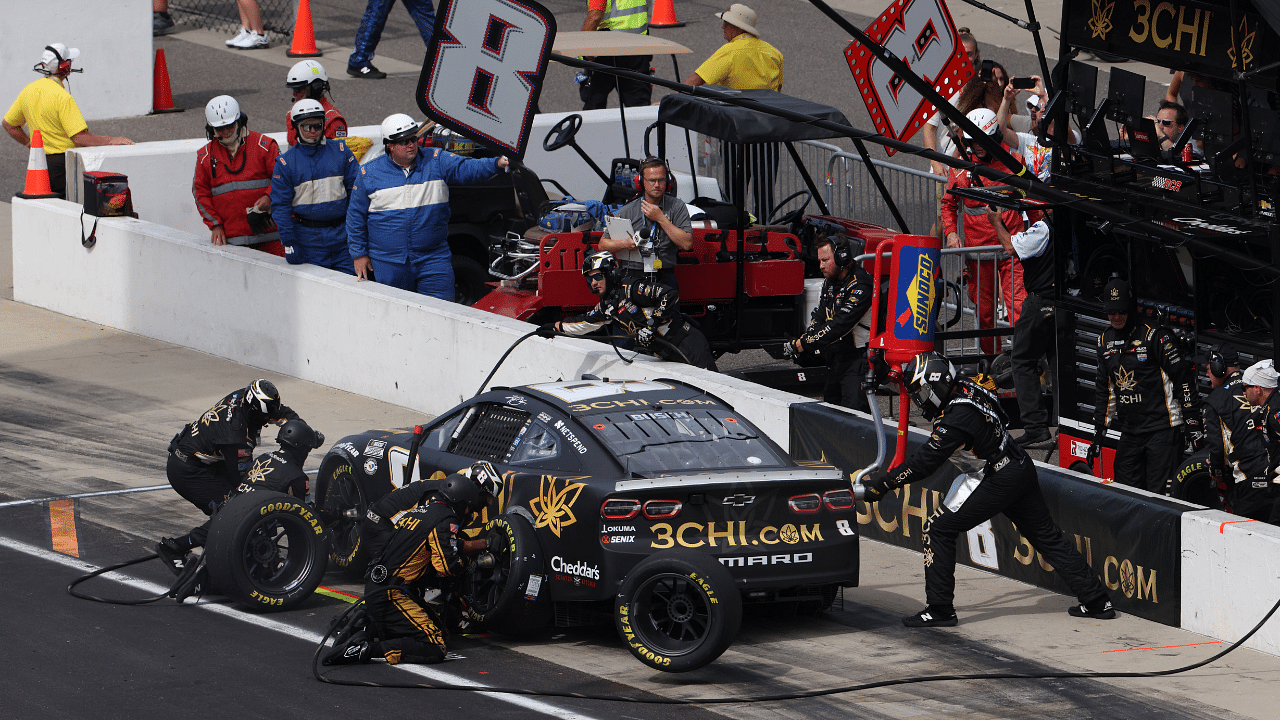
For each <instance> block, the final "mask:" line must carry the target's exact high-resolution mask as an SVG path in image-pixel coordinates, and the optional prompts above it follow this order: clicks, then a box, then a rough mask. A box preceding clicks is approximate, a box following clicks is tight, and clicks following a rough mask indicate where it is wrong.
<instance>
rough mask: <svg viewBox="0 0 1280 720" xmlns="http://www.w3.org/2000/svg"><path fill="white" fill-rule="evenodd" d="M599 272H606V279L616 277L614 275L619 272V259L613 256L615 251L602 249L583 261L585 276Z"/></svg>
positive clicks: (583, 273)
mask: <svg viewBox="0 0 1280 720" xmlns="http://www.w3.org/2000/svg"><path fill="white" fill-rule="evenodd" d="M598 272H602V273H604V277H605V279H606V280H612V279H613V278H614V275H615V274H616V273H617V272H618V260H617V258H615V257H614V256H613V253H611V252H607V251H604V250H602V251H600V252H597V253H593V254H591V255H588V256H587V259H586V260H583V261H582V276H583V277H591V276H592V275H595V274H596V273H598Z"/></svg>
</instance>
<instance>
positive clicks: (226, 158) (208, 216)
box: [191, 130, 284, 257]
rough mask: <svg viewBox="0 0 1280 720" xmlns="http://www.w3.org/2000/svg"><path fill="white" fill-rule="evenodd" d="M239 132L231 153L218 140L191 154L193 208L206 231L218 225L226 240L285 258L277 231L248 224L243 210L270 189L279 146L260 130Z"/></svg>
mask: <svg viewBox="0 0 1280 720" xmlns="http://www.w3.org/2000/svg"><path fill="white" fill-rule="evenodd" d="M242 132H243V135H244V137H243V139H242V140H241V142H240V145H239V147H237V148H236V152H235V155H234V156H232V155H231V154H229V153H228V152H227V147H226V146H225V145H223V144H222V143H221V142H220V141H218V140H217V139H214V140H210V141H209V142H208V143H207V144H206V145H205V146H204V147H202V148H200V150H199V151H198V152H197V153H196V173H195V179H194V180H193V181H192V185H191V192H192V194H193V195H195V198H196V208H197V209H198V210H199V211H200V217H201V219H202V220H204V224H205V225H207V226H208V227H209V229H210V230H213V228H214V227H215V226H218V225H221V226H222V227H223V230H225V231H226V233H227V244H228V245H247V246H249V247H252V248H254V249H255V250H262V251H263V252H269V253H271V254H272V255H278V256H280V257H284V246H283V245H281V244H280V239H279V234H278V233H277V232H275V231H274V229H273V228H270V227H269V226H268V227H266V228H259V229H258V230H256V231H255V230H254V229H252V228H250V227H249V216H248V213H247V210H248V208H250V207H253V204H254V203H255V202H257V201H258V198H261V197H263V196H264V195H265V196H270V194H271V171H272V169H273V168H274V167H275V164H276V158H277V157H279V156H280V146H279V145H278V144H276V141H275V140H272V139H271V138H269V137H267V136H266V135H263V134H262V133H258V132H254V131H252V130H247V131H242ZM264 219H265V218H264Z"/></svg>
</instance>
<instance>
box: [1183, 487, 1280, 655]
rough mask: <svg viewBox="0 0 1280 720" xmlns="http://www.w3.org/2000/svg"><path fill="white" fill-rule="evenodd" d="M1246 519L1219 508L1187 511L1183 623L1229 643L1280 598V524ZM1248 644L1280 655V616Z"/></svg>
mask: <svg viewBox="0 0 1280 720" xmlns="http://www.w3.org/2000/svg"><path fill="white" fill-rule="evenodd" d="M1242 519H1243V518H1240V517H1237V516H1235V515H1228V514H1227V513H1224V512H1220V511H1216V510H1205V511H1201V512H1190V513H1185V514H1183V516H1182V627H1183V628H1186V629H1187V630H1192V631H1194V632H1198V633H1203V634H1205V635H1208V636H1210V637H1215V638H1218V639H1220V640H1223V641H1225V642H1235V641H1236V640H1239V639H1240V638H1241V637H1242V636H1243V635H1244V634H1245V633H1247V632H1249V630H1251V629H1252V628H1253V626H1255V625H1257V624H1258V621H1260V620H1262V616H1263V615H1265V614H1266V613H1267V611H1268V610H1270V609H1271V607H1272V606H1273V605H1275V604H1276V602H1277V601H1278V600H1280V527H1275V526H1274V525H1267V524H1265V523H1260V522H1255V521H1245V522H1241V520H1242ZM1224 523H1226V524H1224ZM1245 647H1250V648H1254V649H1256V650H1262V651H1264V652H1268V653H1271V654H1272V655H1280V617H1276V616H1273V617H1272V618H1271V619H1270V620H1268V621H1267V624H1266V625H1264V626H1263V628H1262V629H1261V630H1259V631H1258V634H1257V635H1254V636H1253V637H1251V638H1249V640H1248V642H1246V643H1245Z"/></svg>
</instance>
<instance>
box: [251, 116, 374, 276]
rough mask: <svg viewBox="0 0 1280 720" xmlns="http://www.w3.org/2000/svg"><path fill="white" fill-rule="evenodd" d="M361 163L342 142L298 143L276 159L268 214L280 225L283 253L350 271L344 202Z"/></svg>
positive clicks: (291, 260)
mask: <svg viewBox="0 0 1280 720" xmlns="http://www.w3.org/2000/svg"><path fill="white" fill-rule="evenodd" d="M359 167H360V163H358V162H356V158H355V155H352V154H351V150H350V149H348V148H347V145H346V143H343V142H333V141H330V140H328V139H327V138H325V139H321V141H320V144H318V145H307V144H305V143H299V144H297V145H294V146H293V147H291V148H289V149H288V150H287V151H285V153H284V154H283V155H281V156H280V157H279V159H277V160H276V166H275V172H273V173H272V175H271V215H272V217H273V218H275V221H276V227H278V228H280V242H281V243H282V244H283V245H284V257H285V259H286V260H288V261H289V263H290V264H293V265H301V264H303V263H311V264H312V265H320V266H322V267H327V268H329V269H331V270H338V271H340V272H345V273H347V274H348V275H354V274H355V268H354V266H353V265H352V261H351V255H350V254H349V253H348V251H347V203H348V200H349V199H350V195H351V188H352V186H353V185H355V181H356V174H357V171H358V170H359Z"/></svg>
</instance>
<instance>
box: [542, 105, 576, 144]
mask: <svg viewBox="0 0 1280 720" xmlns="http://www.w3.org/2000/svg"><path fill="white" fill-rule="evenodd" d="M580 129H582V116H581V115H579V114H577V113H574V114H572V115H569V116H567V117H565V118H564V119H562V120H561V121H560V122H558V123H556V124H555V125H553V126H552V127H551V130H550V131H549V132H548V133H547V136H546V137H545V138H543V139H542V149H543V150H546V151H547V152H555V151H556V150H559V149H560V148H562V147H564V146H566V145H569V144H571V143H572V142H573V139H574V137H576V136H577V135H578V130H580Z"/></svg>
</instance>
